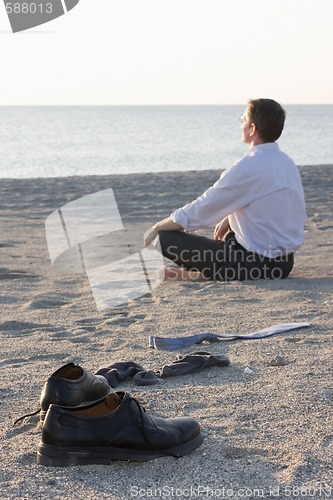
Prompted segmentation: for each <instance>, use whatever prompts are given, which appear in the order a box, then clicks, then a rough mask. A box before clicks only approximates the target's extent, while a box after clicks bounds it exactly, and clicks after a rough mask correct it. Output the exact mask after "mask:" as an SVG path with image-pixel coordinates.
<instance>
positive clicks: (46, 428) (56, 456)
mask: <svg viewBox="0 0 333 500" xmlns="http://www.w3.org/2000/svg"><path fill="white" fill-rule="evenodd" d="M202 441H203V438H202V435H201V433H200V427H199V424H198V423H197V422H196V421H195V420H194V419H193V418H189V417H180V418H160V417H153V416H149V415H147V413H146V412H145V410H144V409H143V408H142V407H141V405H140V403H139V402H138V401H137V400H136V399H134V398H132V397H131V396H130V395H129V394H127V393H124V392H114V393H111V394H109V395H108V396H107V397H106V398H103V399H101V400H100V401H97V402H95V403H93V404H90V405H87V406H84V407H74V408H68V407H61V406H57V405H51V406H50V407H49V410H48V412H47V414H46V417H45V421H44V425H43V430H42V440H41V442H40V443H39V445H38V448H37V463H38V464H42V465H50V466H57V467H67V466H72V465H86V464H108V463H109V462H110V461H111V460H134V461H148V460H152V459H154V458H157V457H162V456H165V455H171V456H173V457H176V458H178V457H180V456H182V455H187V454H189V453H191V452H192V451H193V450H195V449H196V448H198V447H199V446H200V445H201V443H202Z"/></svg>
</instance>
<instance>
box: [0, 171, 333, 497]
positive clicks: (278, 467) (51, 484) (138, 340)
mask: <svg viewBox="0 0 333 500" xmlns="http://www.w3.org/2000/svg"><path fill="white" fill-rule="evenodd" d="M301 173H302V177H303V182H304V188H305V194H306V202H307V213H308V219H307V223H306V241H305V244H304V246H303V247H302V248H301V249H300V251H299V252H298V254H297V258H296V264H295V267H294V269H293V271H292V274H291V276H290V277H289V278H288V279H287V280H282V281H255V282H253V281H252V282H251V281H246V282H233V283H227V284H226V283H214V282H203V281H201V282H174V281H171V282H170V281H169V282H163V283H162V284H161V285H160V286H159V287H158V288H156V289H155V290H154V292H153V293H152V294H147V295H145V296H143V297H141V298H138V299H137V300H133V301H130V302H129V303H127V304H123V305H120V306H118V307H114V308H111V309H107V310H104V311H97V309H96V306H95V303H94V300H93V296H92V293H91V290H90V286H89V282H88V279H87V277H86V276H85V275H83V274H81V275H79V274H71V273H68V272H64V271H61V270H59V269H58V270H56V269H53V268H52V266H51V264H50V259H49V255H48V250H47V244H46V239H45V229H44V224H45V219H46V218H47V217H48V215H49V214H50V213H51V212H53V211H54V210H56V209H57V208H59V207H60V206H62V205H64V204H65V203H67V202H69V201H72V200H75V199H77V198H79V197H82V196H84V195H86V194H90V193H94V192H97V191H100V190H103V189H107V188H113V190H114V192H115V195H116V199H117V202H118V206H119V210H120V213H121V217H122V220H123V222H124V224H125V227H127V228H129V230H130V232H131V238H132V240H133V245H134V246H133V249H134V250H135V246H136V247H137V248H140V246H141V241H142V234H143V232H144V231H145V230H146V229H148V228H149V227H150V225H151V224H152V223H154V222H156V221H157V220H158V219H160V218H162V217H165V216H167V215H169V213H170V212H171V211H172V210H173V209H175V208H177V207H178V206H180V205H181V204H183V203H185V202H188V201H191V200H192V199H193V198H194V197H195V196H196V195H198V194H200V193H201V192H202V191H203V189H205V188H206V187H208V186H209V185H210V184H211V183H212V182H214V181H215V180H216V179H217V178H218V176H219V172H217V171H205V172H181V173H168V174H144V175H126V176H105V177H99V176H91V177H71V178H57V179H29V180H17V179H2V180H1V197H0V217H1V240H0V251H1V255H2V258H1V269H0V280H1V297H0V301H1V321H0V335H1V359H0V366H1V379H0V397H1V423H2V425H1V471H0V477H1V485H0V497H1V498H3V499H5V498H10V499H14V498H17V499H18V498H19V499H30V498H47V499H48V498H50V499H60V498H61V499H62V498H64V499H79V498H80V499H81V498H82V499H83V498H84V499H103V498H108V499H127V498H306V499H308V498H331V497H333V489H332V488H333V481H332V478H333V470H332V456H333V423H332V422H333V417H332V403H333V375H332V330H333V317H332V290H333V269H332V250H333V207H332V199H333V167H332V166H320V167H319V166H316V167H313V168H312V167H310V166H309V167H302V168H301ZM134 250H133V251H134ZM110 251H112V248H111V249H110ZM303 321H307V322H309V323H310V324H311V326H310V327H309V328H306V329H302V330H295V331H291V332H287V333H283V334H279V335H276V336H274V337H270V338H267V339H261V340H249V341H237V342H219V343H215V344H203V345H201V346H194V347H193V349H187V350H185V351H179V352H167V351H157V350H152V349H149V348H148V337H149V335H159V336H162V337H166V336H184V335H190V334H193V333H197V332H200V331H210V332H216V333H221V332H226V333H234V332H236V333H237V332H238V333H249V332H253V331H255V330H258V329H261V328H264V327H268V326H270V325H273V324H276V323H285V322H303ZM197 350H205V351H209V352H211V353H212V354H224V355H226V356H228V357H229V359H230V366H229V367H224V368H219V367H213V368H209V369H207V370H206V371H202V372H200V373H197V374H194V375H184V376H182V377H177V378H170V379H164V380H163V381H161V382H160V383H159V384H158V385H156V386H152V387H139V386H136V385H134V384H133V382H132V381H128V382H125V383H123V384H121V385H119V387H118V390H124V391H129V392H130V393H131V394H132V395H133V396H135V397H137V398H138V399H139V400H140V401H141V402H143V404H144V406H145V408H146V410H147V412H150V413H152V414H155V415H159V416H163V417H167V416H170V417H171V416H182V415H188V416H192V417H194V418H195V419H197V421H198V422H199V423H200V425H201V428H202V433H203V435H204V443H203V444H202V446H201V447H200V448H198V449H197V450H196V451H194V452H193V453H192V454H191V455H189V456H186V457H182V458H180V459H178V460H177V459H174V458H172V457H163V458H160V459H157V460H154V461H151V462H146V463H130V462H113V463H111V464H110V465H108V466H106V465H90V466H79V467H72V468H47V467H43V466H38V465H37V463H36V447H37V444H38V441H39V439H40V435H41V428H40V425H39V422H38V416H35V417H31V418H27V419H25V420H24V421H23V422H22V423H20V424H18V425H17V426H15V427H13V426H12V423H13V421H14V420H15V418H17V417H18V416H20V415H22V414H24V413H26V412H28V411H33V410H34V409H37V408H38V406H39V396H40V391H41V387H42V384H43V380H44V379H45V378H46V377H48V376H49V375H51V373H52V372H54V371H55V370H56V369H57V368H59V367H60V366H61V365H63V364H64V363H66V362H69V361H74V362H76V363H79V364H80V365H81V366H83V367H84V368H86V369H87V370H89V371H92V372H94V371H95V370H97V369H98V367H100V366H105V365H109V364H111V363H114V362H116V361H128V360H134V361H137V362H138V363H141V364H142V365H143V366H144V367H146V368H147V369H148V368H150V369H158V368H160V367H162V366H163V365H164V364H166V363H170V362H171V361H173V360H175V358H176V356H177V355H178V354H185V353H187V352H193V351H197ZM277 356H280V358H282V361H283V362H282V363H280V365H279V366H275V363H274V360H275V359H276V357H277ZM247 367H249V368H250V369H251V370H252V374H250V375H247V374H245V373H244V370H245V368H247Z"/></svg>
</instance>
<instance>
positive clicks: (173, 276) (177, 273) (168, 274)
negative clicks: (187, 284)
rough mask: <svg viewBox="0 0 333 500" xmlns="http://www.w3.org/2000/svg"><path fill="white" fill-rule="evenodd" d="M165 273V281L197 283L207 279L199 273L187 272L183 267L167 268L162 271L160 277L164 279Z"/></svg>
mask: <svg viewBox="0 0 333 500" xmlns="http://www.w3.org/2000/svg"><path fill="white" fill-rule="evenodd" d="M162 273H164V279H167V280H175V281H176V280H188V281H195V280H200V279H207V278H205V277H204V276H203V274H202V273H200V272H199V271H187V270H186V269H183V268H182V267H168V266H166V267H165V268H164V269H163V270H161V272H160V275H159V277H162V275H163V274H162Z"/></svg>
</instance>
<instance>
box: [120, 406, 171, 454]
mask: <svg viewBox="0 0 333 500" xmlns="http://www.w3.org/2000/svg"><path fill="white" fill-rule="evenodd" d="M132 401H133V402H134V403H135V405H136V407H137V409H138V412H139V420H140V431H141V434H142V437H143V439H144V442H145V444H146V445H147V446H148V447H151V448H153V449H154V450H155V451H158V452H159V453H162V454H163V455H167V456H170V457H174V458H180V455H177V454H176V453H172V452H169V451H165V450H161V449H159V448H158V446H156V445H155V444H154V443H153V442H152V441H151V440H150V439H149V437H148V435H147V429H146V424H145V419H144V414H145V413H146V410H145V409H144V408H143V407H142V406H141V404H140V403H139V401H138V400H137V399H135V398H133V397H130V402H132Z"/></svg>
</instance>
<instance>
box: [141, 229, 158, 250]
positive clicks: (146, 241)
mask: <svg viewBox="0 0 333 500" xmlns="http://www.w3.org/2000/svg"><path fill="white" fill-rule="evenodd" d="M156 236H158V232H157V231H156V229H155V227H154V226H153V227H151V228H150V229H148V231H147V232H146V233H145V234H144V235H143V246H144V247H148V246H149V245H150V244H151V243H152V242H153V241H154V239H155V238H156Z"/></svg>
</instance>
